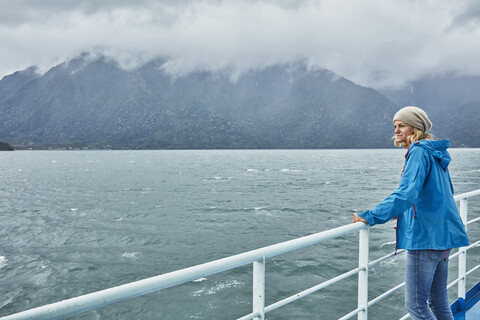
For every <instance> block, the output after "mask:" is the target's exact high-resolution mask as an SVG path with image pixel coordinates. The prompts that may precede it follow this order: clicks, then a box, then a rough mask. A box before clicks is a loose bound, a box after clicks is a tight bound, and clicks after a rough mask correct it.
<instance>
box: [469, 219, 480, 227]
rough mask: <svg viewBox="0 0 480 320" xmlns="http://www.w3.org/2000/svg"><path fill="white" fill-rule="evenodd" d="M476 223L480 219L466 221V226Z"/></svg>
mask: <svg viewBox="0 0 480 320" xmlns="http://www.w3.org/2000/svg"><path fill="white" fill-rule="evenodd" d="M477 221H480V217H478V218H475V219H472V220H470V221H467V225H469V224H470V223H474V222H477Z"/></svg>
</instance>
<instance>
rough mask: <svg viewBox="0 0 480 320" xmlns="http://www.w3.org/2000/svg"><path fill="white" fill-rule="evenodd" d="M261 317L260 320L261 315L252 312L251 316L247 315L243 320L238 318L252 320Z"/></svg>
mask: <svg viewBox="0 0 480 320" xmlns="http://www.w3.org/2000/svg"><path fill="white" fill-rule="evenodd" d="M256 317H259V318H260V313H258V312H252V313H250V314H247V315H245V316H243V317H241V318H238V319H237V320H252V319H253V318H256Z"/></svg>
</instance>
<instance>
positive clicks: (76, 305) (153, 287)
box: [1, 223, 369, 320]
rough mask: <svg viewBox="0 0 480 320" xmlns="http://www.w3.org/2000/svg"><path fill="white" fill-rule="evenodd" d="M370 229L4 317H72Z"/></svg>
mask: <svg viewBox="0 0 480 320" xmlns="http://www.w3.org/2000/svg"><path fill="white" fill-rule="evenodd" d="M366 228H369V226H367V225H366V224H364V223H352V224H348V225H344V226H341V227H338V228H335V229H331V230H326V231H323V232H319V233H315V234H312V235H308V236H305V237H301V238H297V239H293V240H289V241H285V242H282V243H277V244H274V245H271V246H267V247H263V248H260V249H256V250H252V251H248V252H244V253H241V254H238V255H234V256H230V257H226V258H223V259H218V260H215V261H211V262H207V263H204V264H200V265H196V266H193V267H189V268H185V269H181V270H177V271H173V272H169V273H165V274H162V275H159V276H155V277H151V278H147V279H143V280H139V281H136V282H131V283H127V284H124V285H120V286H117V287H113V288H109V289H105V290H102V291H97V292H94V293H90V294H86V295H82V296H78V297H76V298H71V299H68V300H63V301H60V302H56V303H52V304H49V305H45V306H41V307H37V308H33V309H30V310H26V311H23V312H20V313H16V314H13V315H10V316H6V317H2V318H1V319H3V320H13V319H31V318H32V317H33V316H34V317H35V319H57V318H59V317H67V316H72V315H75V314H79V313H82V312H86V311H89V310H93V309H97V308H101V307H104V306H107V305H109V304H112V303H115V302H119V301H124V300H127V299H131V298H135V297H138V296H141V295H145V294H148V293H151V292H155V291H158V290H162V289H166V288H169V287H173V286H176V285H179V284H182V283H186V282H189V281H193V280H196V279H198V278H201V277H206V276H209V275H212V274H216V273H219V272H222V271H227V270H231V269H234V268H237V267H241V266H244V265H247V264H250V263H253V262H254V261H257V260H259V259H263V257H265V258H269V257H273V256H277V255H280V254H283V253H287V252H290V251H294V250H297V249H301V248H304V247H307V246H311V245H314V244H318V243H321V242H324V241H327V240H330V239H333V238H337V237H341V236H343V235H346V234H349V233H352V232H356V231H360V230H362V229H366Z"/></svg>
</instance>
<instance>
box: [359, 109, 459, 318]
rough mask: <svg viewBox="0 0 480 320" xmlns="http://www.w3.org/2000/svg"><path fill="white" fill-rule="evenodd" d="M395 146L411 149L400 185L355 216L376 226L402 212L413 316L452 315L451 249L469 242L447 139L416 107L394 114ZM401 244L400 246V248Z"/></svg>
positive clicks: (400, 237) (400, 235)
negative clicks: (439, 136)
mask: <svg viewBox="0 0 480 320" xmlns="http://www.w3.org/2000/svg"><path fill="white" fill-rule="evenodd" d="M393 124H394V126H395V137H394V139H395V143H394V144H395V146H397V147H400V146H403V147H405V149H407V150H408V151H407V154H406V155H405V165H404V167H403V173H402V177H401V181H400V185H399V187H398V188H397V189H396V190H395V191H394V192H393V193H392V194H391V195H390V196H388V197H387V198H386V199H385V200H384V201H382V202H381V203H380V204H378V205H377V206H376V207H375V208H373V209H372V210H367V211H365V212H362V213H360V214H354V215H353V222H354V223H355V222H364V223H367V224H369V225H370V226H373V225H375V224H378V223H385V222H387V221H389V220H391V219H394V218H395V217H397V227H396V232H397V247H398V248H400V249H407V250H408V251H407V266H406V275H405V278H406V280H405V307H406V309H407V311H408V312H409V313H410V316H411V317H412V318H413V319H415V320H416V319H429V320H435V319H436V320H439V319H442V320H443V319H449V320H451V319H453V316H452V312H451V310H450V306H449V303H448V295H447V275H448V254H449V252H450V249H452V248H458V247H463V246H467V245H468V237H467V234H466V232H465V228H464V226H463V223H462V220H461V218H460V215H459V213H458V211H457V206H456V204H455V200H454V199H453V186H452V182H451V180H450V174H449V172H448V164H449V163H450V155H449V153H448V151H447V148H448V147H449V146H450V142H449V141H448V140H440V141H433V140H432V139H433V137H432V136H431V135H430V134H428V131H429V130H430V128H431V127H432V123H431V122H430V120H429V119H428V116H427V114H426V113H425V112H424V111H423V110H422V109H420V108H417V107H405V108H403V109H400V110H399V111H398V112H397V113H396V114H395V116H394V118H393ZM397 247H396V249H397Z"/></svg>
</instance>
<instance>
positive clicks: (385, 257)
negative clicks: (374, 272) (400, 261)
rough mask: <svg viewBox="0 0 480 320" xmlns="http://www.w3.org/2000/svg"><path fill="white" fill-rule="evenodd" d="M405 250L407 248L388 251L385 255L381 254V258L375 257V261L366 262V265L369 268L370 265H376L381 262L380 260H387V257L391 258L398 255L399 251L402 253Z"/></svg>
mask: <svg viewBox="0 0 480 320" xmlns="http://www.w3.org/2000/svg"><path fill="white" fill-rule="evenodd" d="M405 251H407V250H406V249H401V250H398V251H397V252H392V253H389V254H387V255H385V256H383V257H381V258H379V259H377V260H375V261H372V262H370V263H369V264H368V267H369V268H371V267H373V266H376V265H377V264H379V263H381V262H383V261H385V260H388V259H390V258H392V257H393V256H396V255H398V254H400V253H404V252H405Z"/></svg>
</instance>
